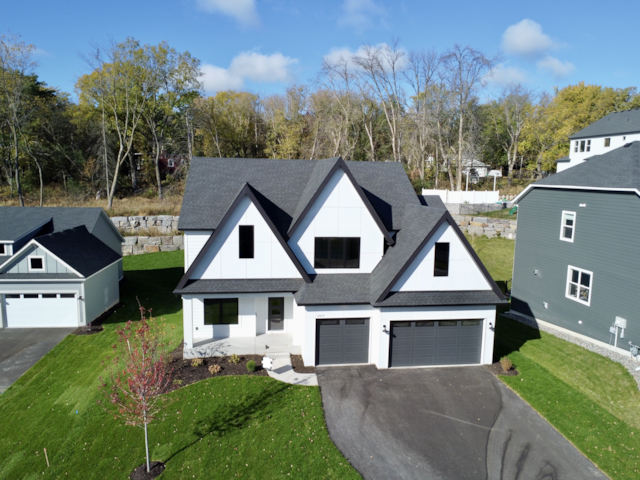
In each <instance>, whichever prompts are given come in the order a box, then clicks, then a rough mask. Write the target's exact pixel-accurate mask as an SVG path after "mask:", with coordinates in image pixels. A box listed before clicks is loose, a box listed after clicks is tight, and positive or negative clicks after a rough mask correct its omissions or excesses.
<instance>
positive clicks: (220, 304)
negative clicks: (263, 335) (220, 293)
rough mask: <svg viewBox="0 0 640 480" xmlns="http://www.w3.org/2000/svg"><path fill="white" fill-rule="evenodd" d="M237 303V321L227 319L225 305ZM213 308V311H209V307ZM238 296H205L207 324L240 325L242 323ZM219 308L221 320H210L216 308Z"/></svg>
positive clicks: (205, 320) (205, 319)
mask: <svg viewBox="0 0 640 480" xmlns="http://www.w3.org/2000/svg"><path fill="white" fill-rule="evenodd" d="M225 304H226V305H231V304H234V305H235V321H225V318H224V317H225V312H224V305H225ZM207 307H208V308H209V309H211V313H208V312H207V309H208V308H207ZM238 307H239V306H238V299H237V298H205V299H204V324H205V325H238V324H239V323H240V313H239V310H238ZM215 308H217V309H218V319H219V321H217V322H215V321H210V318H208V317H210V316H211V315H212V314H214V313H215V312H214V309H215ZM214 320H215V318H214Z"/></svg>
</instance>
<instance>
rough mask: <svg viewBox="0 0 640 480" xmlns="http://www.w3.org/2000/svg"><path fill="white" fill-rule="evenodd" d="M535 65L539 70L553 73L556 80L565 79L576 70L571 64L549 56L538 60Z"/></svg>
mask: <svg viewBox="0 0 640 480" xmlns="http://www.w3.org/2000/svg"><path fill="white" fill-rule="evenodd" d="M537 65H538V68H540V69H541V70H547V71H550V72H551V73H553V75H554V77H556V78H562V77H566V76H568V75H570V74H572V73H573V72H574V71H575V70H576V67H575V66H574V65H573V63H570V62H563V61H562V60H560V59H557V58H555V57H551V56H546V57H545V58H543V59H542V60H540V61H539V62H538V64H537Z"/></svg>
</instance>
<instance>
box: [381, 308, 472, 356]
mask: <svg viewBox="0 0 640 480" xmlns="http://www.w3.org/2000/svg"><path fill="white" fill-rule="evenodd" d="M482 323H483V320H429V321H426V320H425V321H415V322H391V351H390V356H389V366H391V367H410V366H411V367H412V366H420V365H469V364H476V363H480V354H481V352H482Z"/></svg>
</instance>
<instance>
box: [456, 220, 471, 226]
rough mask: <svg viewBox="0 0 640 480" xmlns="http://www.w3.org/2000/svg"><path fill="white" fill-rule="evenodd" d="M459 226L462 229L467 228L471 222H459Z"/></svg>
mask: <svg viewBox="0 0 640 480" xmlns="http://www.w3.org/2000/svg"><path fill="white" fill-rule="evenodd" d="M458 225H460V226H461V227H466V226H468V225H469V222H465V221H464V220H463V221H461V222H459V223H458Z"/></svg>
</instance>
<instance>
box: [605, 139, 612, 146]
mask: <svg viewBox="0 0 640 480" xmlns="http://www.w3.org/2000/svg"><path fill="white" fill-rule="evenodd" d="M604 146H605V147H610V146H611V139H610V138H605V139H604Z"/></svg>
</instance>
